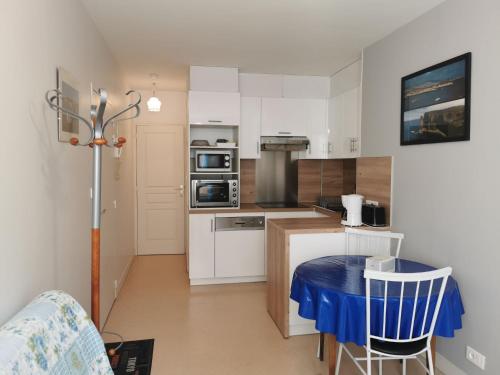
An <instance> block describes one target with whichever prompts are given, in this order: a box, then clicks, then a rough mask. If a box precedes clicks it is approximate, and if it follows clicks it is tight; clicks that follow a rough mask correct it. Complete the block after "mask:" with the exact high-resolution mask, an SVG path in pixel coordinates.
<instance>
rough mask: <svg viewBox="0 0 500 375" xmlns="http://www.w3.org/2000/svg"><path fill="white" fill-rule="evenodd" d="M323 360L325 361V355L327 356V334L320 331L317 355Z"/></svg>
mask: <svg viewBox="0 0 500 375" xmlns="http://www.w3.org/2000/svg"><path fill="white" fill-rule="evenodd" d="M316 356H317V357H318V358H319V360H320V361H321V362H323V359H324V356H325V334H324V333H320V334H319V341H318V353H317V355H316Z"/></svg>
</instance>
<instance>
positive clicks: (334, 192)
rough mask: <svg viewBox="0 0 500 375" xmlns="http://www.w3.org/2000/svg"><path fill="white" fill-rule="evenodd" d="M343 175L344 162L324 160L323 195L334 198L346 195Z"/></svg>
mask: <svg viewBox="0 0 500 375" xmlns="http://www.w3.org/2000/svg"><path fill="white" fill-rule="evenodd" d="M343 175H344V163H343V161H342V160H340V159H335V160H323V181H322V195H324V196H327V197H332V196H338V195H342V194H344V188H343V180H344V177H343Z"/></svg>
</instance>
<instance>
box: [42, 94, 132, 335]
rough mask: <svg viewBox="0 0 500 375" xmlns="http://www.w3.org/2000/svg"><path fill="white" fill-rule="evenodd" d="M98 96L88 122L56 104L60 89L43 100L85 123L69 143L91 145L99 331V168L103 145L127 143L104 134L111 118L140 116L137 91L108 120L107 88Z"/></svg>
mask: <svg viewBox="0 0 500 375" xmlns="http://www.w3.org/2000/svg"><path fill="white" fill-rule="evenodd" d="M96 93H97V94H98V95H99V105H98V106H97V105H91V106H90V121H88V120H87V119H86V118H84V117H82V116H80V115H79V114H77V113H74V112H71V111H69V110H67V109H66V108H63V107H61V106H60V105H59V104H58V103H61V102H62V101H61V100H60V99H61V97H62V93H61V92H60V91H59V90H49V91H47V93H46V94H45V100H46V101H47V103H48V105H49V107H50V108H52V109H53V110H55V111H58V112H60V113H64V114H66V115H68V116H70V117H72V118H74V119H77V120H78V121H79V124H81V123H83V124H85V125H86V126H87V128H88V130H89V132H90V136H89V138H88V140H87V141H86V142H84V143H81V142H80V140H79V139H78V138H71V139H70V143H71V144H72V145H73V146H89V147H90V148H92V155H93V161H92V169H93V173H92V229H91V239H92V240H91V243H92V245H91V251H92V257H91V261H92V266H91V317H92V321H93V322H94V325H95V326H96V327H97V329H98V330H100V322H99V314H100V307H99V304H100V278H101V214H102V213H101V169H102V147H103V146H107V147H115V148H121V147H123V145H124V144H125V142H126V139H125V138H124V137H118V138H117V139H116V140H115V139H114V138H113V141H112V143H111V144H109V142H108V141H107V139H106V138H105V136H104V132H105V130H106V127H107V126H108V125H109V124H110V123H112V122H113V121H123V120H130V119H134V118H136V117H138V116H139V114H140V108H139V103H140V102H141V95H140V94H139V93H137V92H135V91H133V90H131V91H128V92H127V93H126V95H130V94H136V95H137V100H136V101H135V103H133V104H130V105H129V106H127V107H126V108H125V109H123V110H122V111H120V112H118V113H116V114H114V115H112V116H111V117H110V118H108V119H107V120H104V112H105V109H106V104H107V102H108V94H107V92H106V90H104V89H99V90H97V91H96ZM132 109H135V114H134V115H133V116H132V117H128V118H121V116H122V115H124V114H125V113H126V112H128V111H130V110H132Z"/></svg>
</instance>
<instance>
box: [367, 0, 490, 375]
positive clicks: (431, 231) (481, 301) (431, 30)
mask: <svg viewBox="0 0 500 375" xmlns="http://www.w3.org/2000/svg"><path fill="white" fill-rule="evenodd" d="M499 19H500V2H498V1H497V0H479V1H470V0H448V1H447V2H445V3H443V4H442V5H441V6H439V7H437V8H435V9H434V10H432V11H430V12H429V13H427V14H425V15H423V16H422V17H420V18H419V19H417V20H415V21H413V22H412V23H410V24H409V25H407V26H404V27H403V28H401V29H400V30H398V31H396V32H394V33H393V34H392V35H390V36H388V37H386V38H385V39H383V40H382V41H380V42H377V43H376V44H374V45H372V46H371V47H369V48H367V49H366V50H365V51H364V78H363V90H364V92H363V130H362V131H363V133H362V136H363V154H364V155H367V156H368V155H394V157H395V160H394V168H395V171H394V195H393V199H394V202H393V203H394V208H393V210H394V226H395V229H396V230H398V231H402V232H404V233H405V234H406V238H405V241H404V242H405V243H404V248H403V249H402V256H403V257H406V258H411V259H416V260H420V261H423V262H426V263H430V264H432V265H435V266H438V267H439V266H446V265H451V266H452V267H453V276H454V277H455V278H456V279H457V280H458V282H459V285H460V289H461V293H462V298H463V301H464V304H465V309H466V314H465V316H464V317H463V326H464V327H463V329H462V330H460V331H458V332H456V333H457V335H456V337H455V338H454V339H451V340H448V339H440V340H438V351H439V353H441V354H442V355H443V356H444V357H445V358H447V359H448V360H450V361H451V362H453V363H454V364H455V365H457V366H458V367H460V368H461V369H462V370H463V371H464V372H466V373H467V374H485V373H487V374H497V373H498V369H499V368H500V357H499V356H498V344H497V343H498V335H499V333H500V319H498V314H499V309H500V294H499V293H498V287H499V285H500V273H499V272H498V265H499V263H500V230H499V228H498V212H499V210H500V203H499V198H498V194H499V193H500V174H499V170H500V169H499V164H500V126H499V123H498V100H499V98H500V96H499V87H500V75H499V74H498V71H499V67H500V43H499V38H498V37H499V36H500V22H499V21H498V20H499ZM467 51H471V52H472V97H471V98H472V101H471V103H472V108H471V140H470V142H455V143H448V144H444V143H443V144H434V145H420V146H405V147H401V146H400V145H399V125H400V124H399V116H400V89H401V77H403V76H405V75H407V74H410V73H413V72H415V71H417V70H420V69H422V68H425V67H428V66H430V65H433V64H435V63H438V62H441V61H444V60H446V59H448V58H452V57H454V56H457V55H460V54H462V53H465V52H467ZM466 345H471V346H472V347H474V348H475V349H477V350H479V351H480V352H482V353H483V354H485V355H486V356H487V360H486V366H487V370H486V371H485V372H483V371H481V370H479V369H478V368H476V367H474V366H473V365H472V364H470V363H469V362H468V361H466V359H465V346H466Z"/></svg>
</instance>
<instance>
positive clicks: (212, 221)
mask: <svg viewBox="0 0 500 375" xmlns="http://www.w3.org/2000/svg"><path fill="white" fill-rule="evenodd" d="M213 231H214V219H210V232H213Z"/></svg>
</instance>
